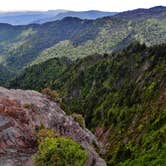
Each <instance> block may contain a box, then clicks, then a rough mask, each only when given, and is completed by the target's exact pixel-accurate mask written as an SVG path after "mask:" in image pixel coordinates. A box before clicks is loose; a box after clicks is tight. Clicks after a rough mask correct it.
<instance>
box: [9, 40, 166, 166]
mask: <svg viewBox="0 0 166 166" xmlns="http://www.w3.org/2000/svg"><path fill="white" fill-rule="evenodd" d="M165 55H166V45H165V44H162V45H157V46H152V47H147V46H146V45H144V44H139V43H137V42H135V43H132V44H131V45H130V46H128V47H127V48H126V49H124V50H123V51H121V52H119V53H114V54H103V55H99V54H96V55H93V56H88V57H86V58H83V59H81V60H76V61H75V62H72V61H70V60H69V59H68V58H65V57H64V58H55V59H51V60H48V61H46V62H43V63H41V64H36V65H34V66H31V67H29V68H27V69H25V71H24V72H23V73H21V74H20V75H19V76H18V77H16V78H15V79H13V80H12V81H11V82H10V83H9V86H10V87H14V88H21V89H35V90H38V91H40V90H42V89H43V88H46V87H49V88H51V89H53V90H56V91H57V92H58V93H59V95H60V97H61V98H62V100H61V101H60V104H61V107H62V108H63V109H64V110H65V111H66V112H67V113H68V114H72V113H73V112H75V113H79V114H82V115H83V117H84V118H85V121H86V126H87V127H88V128H89V129H91V130H92V131H93V132H94V133H96V135H97V136H98V137H99V139H100V140H101V141H103V143H104V144H105V145H106V147H105V148H106V152H105V153H103V156H104V157H105V159H106V161H107V163H108V165H142V164H145V165H154V166H155V165H164V164H165V162H166V160H165V155H166V153H165V152H166V144H165V141H166V140H165V135H166V130H165V120H166V105H165V104H166V93H165V92H166V89H165V88H166V87H165V85H166V71H165V69H166V58H165ZM62 59H63V60H62Z"/></svg>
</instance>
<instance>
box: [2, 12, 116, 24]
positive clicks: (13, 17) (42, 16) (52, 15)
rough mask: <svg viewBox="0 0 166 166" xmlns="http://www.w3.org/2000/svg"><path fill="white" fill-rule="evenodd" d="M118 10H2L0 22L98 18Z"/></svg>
mask: <svg viewBox="0 0 166 166" xmlns="http://www.w3.org/2000/svg"><path fill="white" fill-rule="evenodd" d="M115 14H117V12H104V11H97V10H90V11H83V12H81V11H80V12H76V11H68V10H50V11H45V12H42V11H23V12H0V23H7V24H12V25H27V24H34V23H36V24H41V23H46V22H50V21H56V20H61V19H63V18H64V17H78V18H80V19H97V18H101V17H104V16H112V15H115Z"/></svg>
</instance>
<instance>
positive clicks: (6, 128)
mask: <svg viewBox="0 0 166 166" xmlns="http://www.w3.org/2000/svg"><path fill="white" fill-rule="evenodd" d="M28 104H29V105H30V104H31V105H32V104H33V105H34V106H35V109H32V108H27V107H25V105H28ZM41 124H44V125H45V126H46V127H48V128H52V129H54V130H56V131H58V132H59V133H61V134H62V135H64V136H68V137H70V138H72V139H73V140H75V141H76V142H78V143H79V144H81V145H82V146H83V147H84V148H85V149H86V150H88V152H89V165H93V166H106V163H105V161H104V160H103V159H102V158H100V157H99V155H98V154H97V153H96V151H95V150H94V148H93V146H92V143H93V142H94V141H95V142H96V143H97V144H99V143H98V142H97V140H96V138H95V136H94V135H93V134H92V133H91V132H90V131H88V130H87V129H82V128H81V127H80V126H79V124H78V123H76V122H74V121H73V118H72V117H70V116H67V115H66V114H65V113H64V111H63V110H62V109H61V108H60V107H59V106H58V104H57V103H55V102H53V101H50V100H49V99H47V98H46V97H45V96H44V95H42V94H40V93H38V92H36V91H29V90H28V91H23V90H7V89H5V88H2V87H0V166H25V165H26V166H33V163H32V162H31V160H30V159H31V157H32V156H33V155H34V154H35V153H36V151H37V148H36V147H35V139H36V137H35V129H36V128H37V127H39V126H41Z"/></svg>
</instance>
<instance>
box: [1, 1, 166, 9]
mask: <svg viewBox="0 0 166 166" xmlns="http://www.w3.org/2000/svg"><path fill="white" fill-rule="evenodd" d="M159 5H162V6H166V0H0V11H18V10H54V9H67V10H76V11H83V10H103V11H125V10H131V9H136V8H149V7H153V6H159Z"/></svg>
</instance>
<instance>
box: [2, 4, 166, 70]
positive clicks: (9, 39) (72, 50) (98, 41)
mask: <svg viewBox="0 0 166 166" xmlns="http://www.w3.org/2000/svg"><path fill="white" fill-rule="evenodd" d="M159 9H160V10H159ZM165 11H166V10H165V8H164V7H158V8H153V9H146V10H145V9H139V10H134V11H130V12H124V13H120V14H118V15H115V16H111V17H105V18H101V19H97V20H81V19H78V18H64V19H62V20H60V21H55V22H49V23H45V24H42V25H37V24H33V25H28V26H11V25H8V24H0V35H1V36H2V37H1V39H0V62H1V63H2V64H5V65H6V67H8V68H11V69H13V70H20V69H22V68H23V67H25V66H27V65H28V64H34V63H40V62H42V61H45V60H47V59H49V58H53V57H62V56H66V57H69V58H71V59H77V58H83V57H85V56H88V55H92V54H95V53H99V54H104V53H111V52H116V51H119V50H120V49H123V48H124V47H126V46H127V45H128V44H129V43H131V42H133V41H135V40H137V41H139V42H141V43H146V44H147V45H148V46H150V45H155V44H160V43H163V42H165V39H166V33H165V32H166V28H165V27H166V19H165V18H166V14H165V13H166V12H165Z"/></svg>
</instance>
